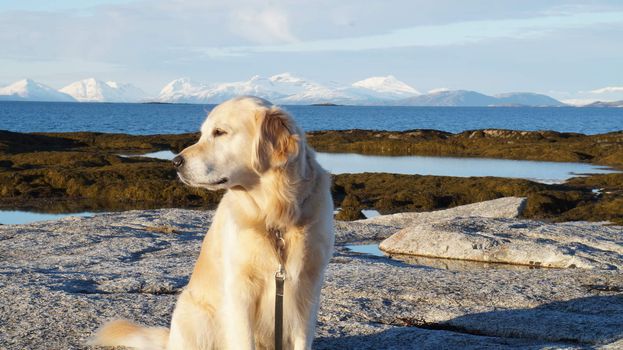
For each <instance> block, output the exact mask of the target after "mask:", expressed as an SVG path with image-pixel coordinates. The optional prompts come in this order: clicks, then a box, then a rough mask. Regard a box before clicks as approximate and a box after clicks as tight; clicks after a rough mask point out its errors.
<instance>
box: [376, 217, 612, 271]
mask: <svg viewBox="0 0 623 350" xmlns="http://www.w3.org/2000/svg"><path fill="white" fill-rule="evenodd" d="M380 248H381V250H383V251H385V252H387V253H395V254H411V255H419V256H426V257H435V258H445V259H459V260H471V261H481V262H494V263H506V264H521V265H532V266H539V267H557V268H576V267H577V268H588V269H590V268H600V269H621V268H623V229H622V228H621V227H620V226H604V225H603V224H599V223H587V222H569V223H558V224H547V223H543V222H539V221H531V220H520V219H502V218H482V217H467V218H450V219H444V220H441V221H436V222H421V221H418V222H416V223H415V224H414V225H412V226H409V227H406V228H404V229H402V230H400V231H398V232H397V233H395V234H394V235H392V236H391V237H389V238H387V239H385V240H384V241H383V242H381V244H380Z"/></svg>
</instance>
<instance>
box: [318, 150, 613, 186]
mask: <svg viewBox="0 0 623 350" xmlns="http://www.w3.org/2000/svg"><path fill="white" fill-rule="evenodd" d="M317 157H318V161H319V162H320V164H322V166H323V167H324V168H325V169H327V170H328V171H329V172H330V173H332V174H343V173H363V172H371V173H381V172H385V173H394V174H406V175H413V174H418V175H435V176H458V177H470V176H495V177H507V178H520V179H528V180H533V181H538V182H543V183H561V182H564V181H565V180H567V179H569V178H571V177H574V176H579V175H584V174H607V173H613V172H617V171H616V170H614V169H609V168H604V167H600V166H596V165H591V164H584V163H564V162H541V161H529V160H510V159H492V158H457V157H424V156H404V157H403V156H401V157H388V156H369V155H361V154H353V153H318V154H317Z"/></svg>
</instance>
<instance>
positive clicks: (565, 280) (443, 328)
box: [0, 209, 623, 350]
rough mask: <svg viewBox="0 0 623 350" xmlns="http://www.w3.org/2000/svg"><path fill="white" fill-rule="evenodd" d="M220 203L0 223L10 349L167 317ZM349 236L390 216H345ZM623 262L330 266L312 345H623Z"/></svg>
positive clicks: (67, 345) (3, 339)
mask: <svg viewBox="0 0 623 350" xmlns="http://www.w3.org/2000/svg"><path fill="white" fill-rule="evenodd" d="M212 215H213V213H212V212H210V211H205V212H204V211H191V210H180V209H162V210H147V211H130V212H121V213H109V214H98V215H95V216H94V217H90V218H67V219H64V220H58V221H49V222H40V223H33V224H29V225H4V226H0V349H7V350H17V349H20V350H21V349H86V348H87V347H86V346H85V345H84V344H85V340H86V339H87V338H88V337H89V336H90V335H91V334H92V333H93V331H94V330H95V329H96V328H97V327H98V325H100V324H101V323H102V322H104V321H106V320H108V319H111V318H119V317H122V318H127V319H131V320H135V321H138V322H140V323H143V324H145V325H151V326H167V325H168V323H169V320H170V317H171V312H172V310H173V307H174V305H175V301H176V299H177V294H178V293H179V292H180V291H181V289H182V288H184V286H185V284H186V283H187V281H188V276H189V275H190V273H191V271H192V268H193V264H194V261H195V259H196V257H197V255H198V253H199V249H200V244H201V240H202V239H203V236H204V234H205V232H206V230H207V228H208V227H209V225H210V223H211V220H212ZM337 225H338V232H337V236H338V237H340V238H339V239H340V241H341V242H343V243H351V242H360V241H363V240H366V239H370V238H371V237H381V236H385V235H387V233H386V232H385V231H386V230H387V227H389V226H386V225H379V224H366V223H361V222H359V223H337ZM622 293H623V274H622V273H621V271H620V270H602V269H521V270H495V269H472V270H465V271H450V270H443V269H433V268H423V267H418V266H413V265H409V264H405V263H401V262H398V261H394V260H391V259H387V258H381V257H371V256H365V255H360V254H353V253H349V252H348V251H347V250H346V249H345V248H343V247H342V246H339V245H338V247H337V250H336V254H335V256H334V258H333V259H332V261H331V263H330V264H329V267H328V270H327V275H326V280H325V284H324V287H323V290H322V301H321V306H320V314H319V319H318V327H317V332H316V340H315V342H314V349H413V348H418V349H424V350H429V349H430V350H432V349H466V350H473V349H501V350H510V349H512V350H519V349H529V350H536V349H603V350H605V349H617V348H618V349H620V348H621V339H623V296H622Z"/></svg>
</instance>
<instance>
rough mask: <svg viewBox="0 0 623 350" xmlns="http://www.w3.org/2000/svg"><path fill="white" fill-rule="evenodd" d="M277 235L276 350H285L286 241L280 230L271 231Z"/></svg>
mask: <svg viewBox="0 0 623 350" xmlns="http://www.w3.org/2000/svg"><path fill="white" fill-rule="evenodd" d="M270 231H272V233H273V234H274V235H275V245H276V247H277V258H278V259H279V269H278V270H277V272H276V273H275V350H282V349H283V285H284V282H285V280H286V271H285V269H284V267H283V263H284V249H285V246H286V241H285V240H284V239H283V234H282V232H281V230H279V229H272V230H270Z"/></svg>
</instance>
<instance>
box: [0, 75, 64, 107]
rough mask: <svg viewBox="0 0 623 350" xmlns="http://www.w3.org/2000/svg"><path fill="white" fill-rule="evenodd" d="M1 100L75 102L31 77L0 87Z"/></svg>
mask: <svg viewBox="0 0 623 350" xmlns="http://www.w3.org/2000/svg"><path fill="white" fill-rule="evenodd" d="M0 100H2V101H48V102H75V101H76V100H75V99H74V98H73V97H71V96H69V95H67V94H64V93H62V92H59V91H56V90H55V89H53V88H51V87H49V86H47V85H43V84H41V83H38V82H36V81H34V80H31V79H22V80H20V81H16V82H14V83H13V84H11V85H8V86H5V87H3V88H0Z"/></svg>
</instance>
